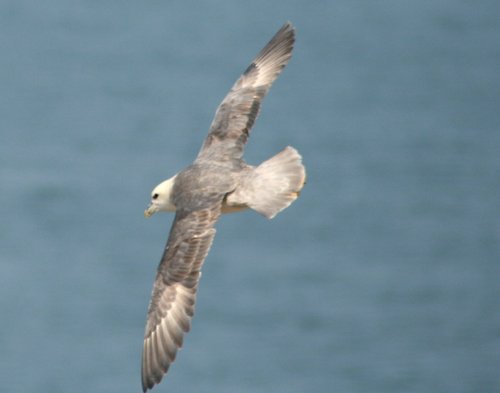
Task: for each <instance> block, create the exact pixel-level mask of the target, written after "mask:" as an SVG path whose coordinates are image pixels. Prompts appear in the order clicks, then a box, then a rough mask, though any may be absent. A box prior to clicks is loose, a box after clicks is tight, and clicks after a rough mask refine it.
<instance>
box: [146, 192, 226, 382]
mask: <svg viewBox="0 0 500 393" xmlns="http://www.w3.org/2000/svg"><path fill="white" fill-rule="evenodd" d="M221 199H222V198H221ZM221 199H220V200H218V201H217V202H214V203H213V204H212V206H211V207H208V208H204V209H201V210H196V211H188V210H178V211H177V213H176V215H175V219H174V222H173V224H172V229H171V230H170V235H169V238H168V241H167V246H166V248H165V251H164V253H163V257H162V259H161V262H160V265H159V267H158V273H157V275H156V280H155V283H154V286H153V293H152V295H151V302H150V304H149V308H148V316H147V323H146V330H145V333H144V348H143V353H142V389H143V391H144V392H146V390H148V389H151V388H152V387H153V386H154V385H155V384H157V383H159V382H160V381H161V379H162V378H163V375H164V374H165V373H166V372H167V370H168V368H169V367H170V364H171V363H172V362H173V361H174V359H175V355H176V353H177V349H178V348H180V347H181V346H182V340H183V335H184V333H186V332H187V331H189V328H190V323H191V317H192V316H193V313H194V303H195V299H196V290H197V287H198V281H199V278H200V274H201V273H200V270H201V266H202V264H203V261H204V260H205V258H206V256H207V254H208V251H209V249H210V246H211V245H212V241H213V238H214V236H215V229H214V224H215V222H216V221H217V218H218V217H219V215H220V205H221V202H222V201H221Z"/></svg>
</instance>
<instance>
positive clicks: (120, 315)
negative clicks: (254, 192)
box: [0, 0, 500, 393]
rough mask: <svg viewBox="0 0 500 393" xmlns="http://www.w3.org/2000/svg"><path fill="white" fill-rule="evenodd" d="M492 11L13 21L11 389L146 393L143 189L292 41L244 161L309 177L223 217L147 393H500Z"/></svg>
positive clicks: (4, 116) (90, 13)
mask: <svg viewBox="0 0 500 393" xmlns="http://www.w3.org/2000/svg"><path fill="white" fill-rule="evenodd" d="M499 18H500V5H499V4H498V2H494V1H488V0H485V1H481V2H472V1H466V0H437V1H436V0H434V1H430V0H423V1H418V2H416V1H406V0H397V1H396V0H384V1H377V2H375V1H369V0H359V1H346V0H337V1H311V2H305V1H282V0H278V1H274V2H269V1H262V0H256V1H252V2H246V3H243V2H229V1H215V2H206V3H195V2H191V1H182V2H181V1H176V0H174V1H150V2H139V1H131V0H127V1H113V0H104V1H91V0H75V1H62V0H46V1H43V2H42V1H34V0H21V1H18V0H16V1H14V0H4V1H3V2H1V3H0V219H1V222H2V224H1V226H0V315H1V323H0V382H1V389H0V390H1V391H5V392H10V393H17V392H23V393H26V392H38V393H49V392H50V393H59V392H139V391H140V376H139V369H140V356H141V350H142V337H143V330H144V322H145V316H146V309H147V305H148V302H149V295H150V291H151V285H152V282H153V279H154V275H155V269H156V266H157V264H158V262H159V258H160V256H161V253H162V250H163V246H164V242H165V240H166V237H167V235H168V231H169V227H170V223H171V217H170V216H167V215H158V216H155V217H153V218H152V219H150V220H145V219H144V217H143V215H142V212H143V210H144V208H145V206H146V205H147V203H148V201H149V196H150V191H151V189H152V187H154V186H155V185H156V184H157V183H158V182H160V181H161V180H163V179H164V178H167V177H170V176H171V175H173V174H174V173H176V172H177V171H178V170H180V169H182V168H183V167H184V166H185V165H187V164H189V163H190V162H191V160H192V159H193V158H194V156H195V155H196V153H197V151H198V149H199V147H200V145H201V143H202V140H203V138H204V136H205V135H206V132H207V129H208V127H209V124H210V121H211V119H212V116H213V113H214V110H215V108H216V107H217V105H218V104H219V102H220V100H221V99H222V98H223V97H224V95H225V93H226V92H227V90H228V89H229V87H230V86H231V85H232V83H233V82H234V81H235V79H236V78H237V77H238V76H239V74H240V73H241V72H242V71H243V70H244V69H245V68H246V66H247V65H248V64H249V62H250V61H251V59H252V58H253V56H254V55H255V54H256V53H257V52H258V50H259V49H260V48H261V47H262V46H263V45H264V44H265V43H266V42H267V41H268V40H269V39H270V38H271V36H272V35H273V34H274V32H275V31H276V30H277V29H278V28H279V27H280V26H281V25H282V24H283V23H284V22H285V21H286V20H291V21H292V22H293V23H294V24H295V26H296V28H297V43H296V48H295V52H294V57H293V58H292V61H291V62H290V64H289V66H288V67H287V68H286V69H285V71H284V72H283V74H282V75H281V76H280V78H279V79H278V81H277V82H276V84H275V86H274V87H273V89H272V90H271V92H270V94H269V96H268V97H267V98H266V100H265V101H264V105H263V110H262V112H261V115H260V117H259V119H258V121H257V123H256V125H255V127H254V129H253V133H252V137H251V139H250V141H249V143H248V146H247V150H246V158H247V160H248V162H250V163H252V164H256V163H259V162H260V161H262V160H264V159H266V158H268V157H269V156H271V155H273V154H275V153H276V152H278V151H279V150H281V149H282V148H283V147H285V146H286V145H292V146H294V147H296V148H297V149H298V150H299V151H300V152H301V153H302V155H303V157H304V162H305V164H306V167H307V170H308V183H307V185H306V187H305V188H304V190H303V193H302V195H301V197H300V198H299V199H298V200H297V201H296V202H295V203H294V204H293V205H292V206H291V207H290V208H289V209H287V210H286V211H284V212H283V213H281V214H280V215H279V216H277V217H276V218H275V219H274V220H272V221H268V220H266V219H264V218H262V217H260V216H258V215H257V214H255V213H252V212H245V213H241V214H237V215H232V216H224V217H222V219H221V220H220V222H219V223H218V226H217V230H218V233H217V237H216V240H215V242H214V246H213V248H212V250H211V252H210V254H209V256H208V258H207V261H206V264H205V266H204V269H203V278H202V281H201V286H200V289H199V296H198V301H197V309H196V315H195V318H194V320H193V328H192V331H191V332H190V333H189V334H188V335H187V337H186V339H185V345H184V348H183V349H182V351H181V352H180V353H179V355H178V359H177V360H176V362H175V364H174V365H173V366H172V368H171V370H170V371H169V373H168V374H167V376H166V378H165V379H164V381H163V382H162V384H161V385H159V386H158V387H156V388H155V390H154V391H157V392H169V391H170V392H172V391H182V392H222V393H224V392H228V393H229V392H232V393H233V392H238V393H240V392H241V393H245V392H273V393H280V392H287V393H294V392H297V393H298V392H340V393H344V392H345V393H358V392H370V393H376V392H380V393H382V392H384V393H387V392H415V393H417V392H418V393H428V392H444V393H462V392H463V393H465V392H471V393H472V392H474V393H475V392H498V391H500V373H499V372H498V370H499V369H500V312H499V310H500V285H499V281H500V111H499V108H500V72H499V66H500V50H499V43H500V25H499V24H498V20H499Z"/></svg>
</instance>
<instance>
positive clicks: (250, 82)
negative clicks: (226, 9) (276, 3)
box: [197, 22, 295, 160]
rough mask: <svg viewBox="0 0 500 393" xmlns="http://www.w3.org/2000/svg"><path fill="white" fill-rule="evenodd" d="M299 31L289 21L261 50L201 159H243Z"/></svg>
mask: <svg viewBox="0 0 500 393" xmlns="http://www.w3.org/2000/svg"><path fill="white" fill-rule="evenodd" d="M294 42H295V31H294V28H293V26H292V24H291V23H290V22H287V23H285V24H284V25H283V27H281V29H280V30H279V31H278V32H277V33H276V34H275V35H274V37H273V38H272V39H271V41H269V43H268V44H267V45H266V46H265V47H264V48H263V49H262V50H261V51H260V52H259V54H258V55H257V56H256V57H255V59H254V60H253V62H252V63H251V64H250V65H249V66H248V68H247V69H246V70H245V72H244V73H243V74H242V75H241V76H240V78H239V79H238V80H237V81H236V83H235V84H234V85H233V87H232V88H231V90H230V91H229V93H228V94H227V95H226V97H225V98H224V100H223V101H222V103H221V104H220V105H219V107H218V108H217V111H216V113H215V117H214V119H213V121H212V124H211V126H210V131H209V133H208V136H207V138H206V139H205V142H204V144H203V146H202V148H201V150H200V152H199V154H198V157H197V160H199V159H205V158H210V159H212V160H214V159H215V160H221V159H222V160H224V159H234V158H241V157H242V155H243V147H244V145H245V143H246V141H247V139H248V136H249V135H250V130H251V128H252V126H253V124H254V122H255V119H256V118H257V115H258V114H259V109H260V104H261V102H262V99H263V98H264V96H265V95H266V94H267V92H268V91H269V89H270V88H271V85H272V83H273V82H274V80H275V79H276V78H277V77H278V75H279V74H280V72H281V70H282V69H283V68H284V67H285V66H286V64H287V63H288V61H289V59H290V57H291V56H292V50H293V44H294Z"/></svg>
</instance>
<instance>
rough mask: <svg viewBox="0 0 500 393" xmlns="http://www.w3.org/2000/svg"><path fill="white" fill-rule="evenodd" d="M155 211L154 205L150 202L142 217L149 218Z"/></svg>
mask: <svg viewBox="0 0 500 393" xmlns="http://www.w3.org/2000/svg"><path fill="white" fill-rule="evenodd" d="M155 213H156V206H155V205H153V204H152V203H151V204H150V205H149V206H148V208H147V209H146V210H144V217H146V218H149V217H151V216H152V215H153V214H155Z"/></svg>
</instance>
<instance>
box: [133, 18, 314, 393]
mask: <svg viewBox="0 0 500 393" xmlns="http://www.w3.org/2000/svg"><path fill="white" fill-rule="evenodd" d="M293 43H294V30H293V27H292V25H291V24H290V23H286V24H285V25H284V26H283V27H282V28H281V29H280V30H279V31H278V32H277V33H276V35H275V36H274V37H273V38H272V39H271V41H270V42H269V43H268V44H267V45H266V46H265V47H264V49H262V51H261V52H260V53H259V54H258V55H257V57H256V58H255V60H254V61H253V62H252V64H251V65H250V66H249V67H248V68H247V69H246V71H245V72H244V73H243V75H242V76H241V77H240V78H239V79H238V80H237V81H236V83H235V85H234V86H233V87H232V89H231V90H230V91H229V93H228V94H227V96H226V97H225V98H224V100H223V101H222V103H221V104H220V106H219V108H218V109H217V112H216V114H215V118H214V120H213V122H212V125H211V127H210V131H209V134H208V136H207V138H206V139H205V142H204V144H203V146H202V148H201V150H200V152H199V154H198V156H197V157H196V159H195V161H194V162H193V163H192V164H191V165H189V166H188V167H187V168H185V169H184V170H182V171H181V172H179V173H178V174H176V175H174V176H173V177H171V178H170V179H167V180H165V181H163V182H162V183H160V184H159V185H158V186H156V187H155V189H154V190H153V192H152V198H151V204H150V206H149V207H148V209H147V210H146V211H145V215H146V216H150V215H152V214H154V213H156V212H158V211H172V212H173V211H175V219H174V222H173V224H172V229H171V230H170V234H169V237H168V240H167V245H166V247H165V250H164V253H163V256H162V258H161V262H160V265H159V266H158V272H157V275H156V280H155V283H154V286H153V292H152V295H151V302H150V304H149V308H148V317H147V322H146V330H145V334H144V349H143V356H142V387H143V390H144V392H145V391H146V390H147V389H150V388H152V387H153V386H154V385H155V384H157V383H159V382H160V381H161V379H162V378H163V375H164V374H165V373H166V372H167V370H168V368H169V367H170V365H171V363H172V362H173V361H174V359H175V356H176V353H177V349H178V348H180V347H181V346H182V342H183V336H184V333H186V332H187V331H188V330H189V329H190V321H191V318H192V316H193V313H194V304H195V299H196V291H197V287H198V281H199V278H200V274H201V273H200V270H201V266H202V264H203V262H204V260H205V258H206V256H207V254H208V251H209V249H210V246H211V244H212V241H213V238H214V236H215V228H214V225H215V223H216V221H217V219H218V218H219V216H220V214H221V213H231V212H236V211H240V210H243V209H247V208H251V209H253V210H256V211H257V212H259V213H261V214H262V215H264V216H266V217H268V218H272V217H274V216H275V215H276V214H277V213H279V212H280V211H281V210H283V209H284V208H286V207H287V206H289V205H290V204H291V203H292V202H293V201H294V200H295V199H296V198H297V196H298V194H299V193H300V190H301V189H302V187H303V185H304V182H305V169H304V166H303V165H302V162H301V156H300V155H299V153H298V152H297V151H296V150H295V149H294V148H292V147H286V148H285V149H284V150H283V151H281V152H280V153H278V154H277V155H275V156H274V157H271V158H270V159H269V160H267V161H265V162H263V163H261V164H260V165H258V166H256V167H254V166H251V165H248V164H247V163H245V162H244V161H243V158H242V157H243V148H244V145H245V143H246V141H247V139H248V136H249V134H250V129H251V127H252V125H253V123H254V121H255V119H256V117H257V114H258V112H259V108H260V103H261V101H262V99H263V97H264V96H265V95H266V93H267V92H268V90H269V88H270V87H271V84H272V82H273V81H274V80H275V79H276V77H277V76H278V74H279V73H280V71H281V70H282V69H283V67H284V66H285V65H286V64H287V62H288V60H289V59H290V56H291V52H292V48H293Z"/></svg>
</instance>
